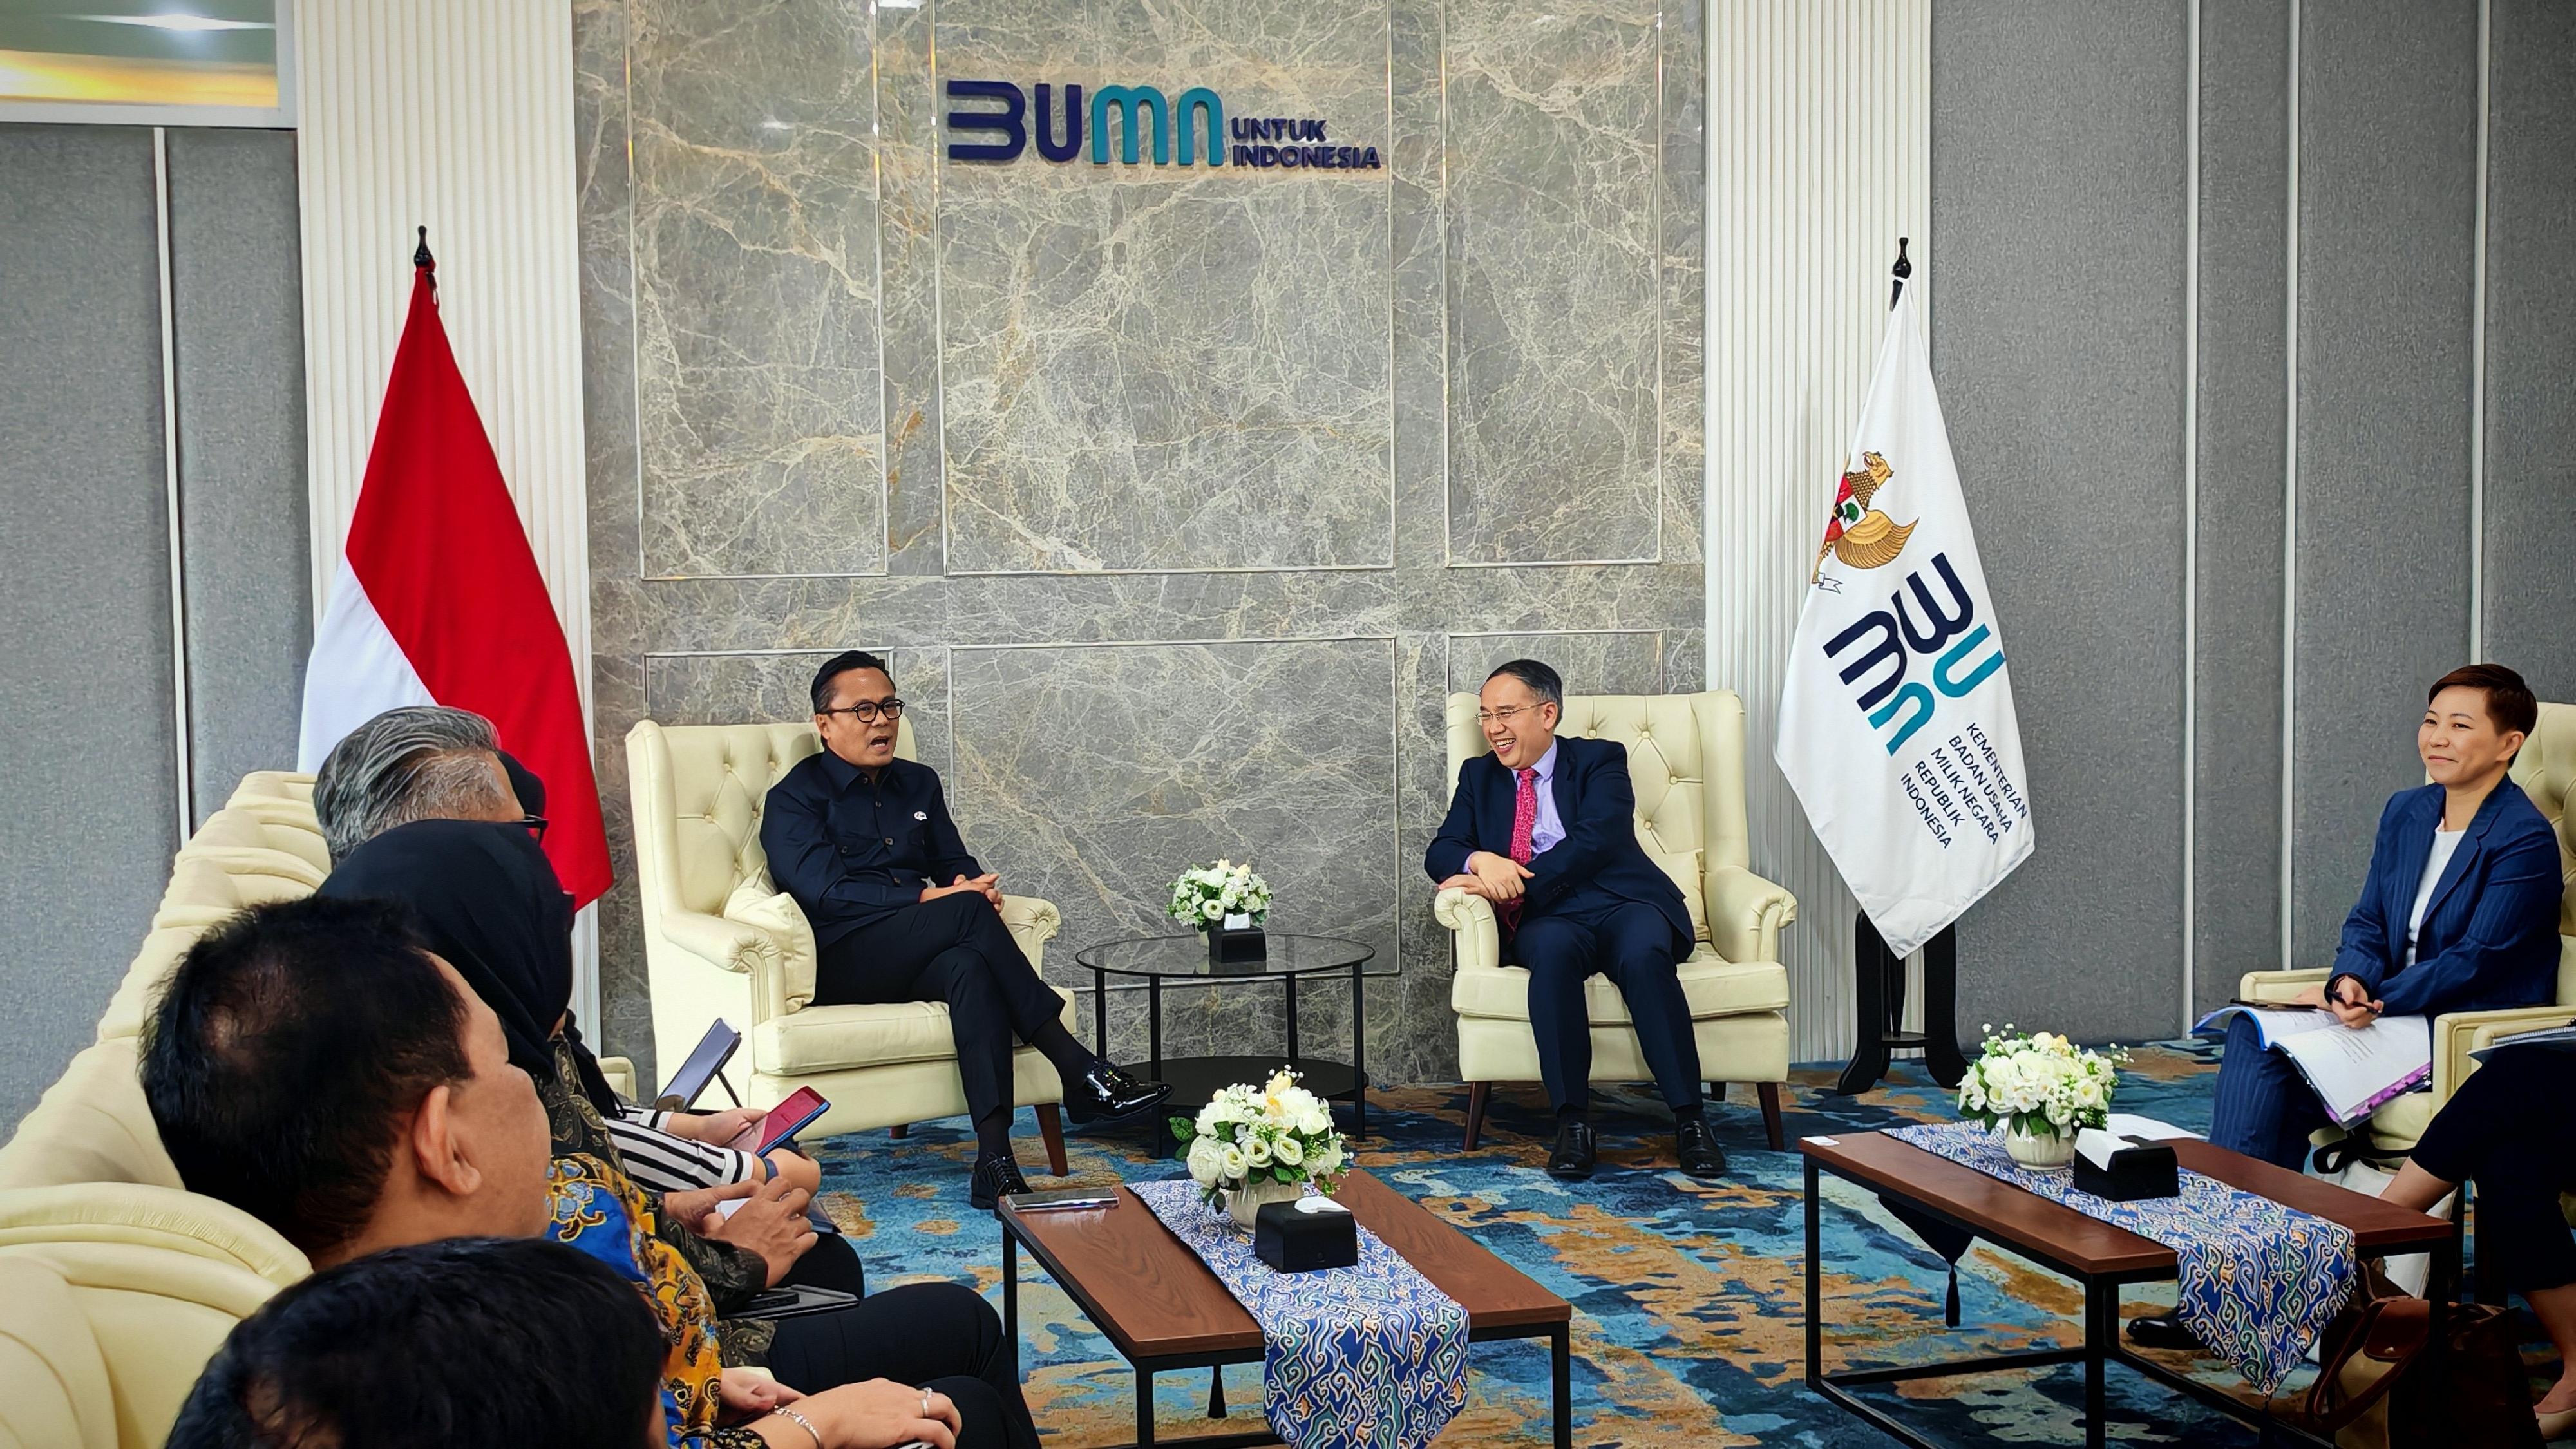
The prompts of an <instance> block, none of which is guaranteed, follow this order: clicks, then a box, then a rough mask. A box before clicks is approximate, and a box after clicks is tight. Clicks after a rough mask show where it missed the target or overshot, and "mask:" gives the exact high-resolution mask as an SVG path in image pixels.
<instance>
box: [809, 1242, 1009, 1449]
mask: <svg viewBox="0 0 2576 1449" xmlns="http://www.w3.org/2000/svg"><path fill="white" fill-rule="evenodd" d="M1010 1350H1011V1346H1010V1345H1009V1344H1007V1343H1005V1342H1003V1341H1002V1318H1001V1315H1000V1314H998V1313H995V1312H994V1311H993V1306H992V1305H991V1304H989V1303H986V1302H985V1301H984V1300H983V1298H982V1297H981V1296H980V1295H978V1294H977V1293H976V1292H975V1290H974V1289H972V1288H967V1287H964V1286H962V1285H960V1284H956V1283H914V1284H909V1285H907V1286H905V1287H901V1288H889V1289H887V1290H886V1291H884V1292H883V1293H879V1294H877V1295H876V1296H875V1297H873V1298H868V1299H864V1300H862V1301H860V1302H859V1303H857V1304H855V1305H853V1306H851V1307H848V1308H844V1309H840V1310H838V1311H836V1312H832V1313H814V1314H808V1315H806V1316H805V1317H802V1318H787V1319H781V1320H780V1321H779V1324H778V1338H777V1341H776V1342H774V1343H772V1344H771V1345H770V1348H769V1371H770V1372H771V1373H773V1374H775V1375H777V1376H778V1381H779V1382H780V1383H782V1384H785V1385H787V1386H788V1387H789V1388H791V1389H795V1390H797V1391H798V1392H800V1393H808V1394H813V1393H820V1392H822V1391H823V1390H825V1389H829V1388H834V1387H837V1386H839V1385H841V1384H856V1383H865V1382H866V1381H868V1380H869V1379H892V1380H894V1381H895V1382H896V1383H899V1384H909V1385H911V1386H912V1387H914V1388H921V1389H929V1390H932V1391H933V1392H936V1393H942V1394H946V1395H947V1396H948V1397H949V1398H951V1399H954V1400H956V1401H957V1413H958V1416H959V1417H960V1418H962V1419H964V1420H965V1421H966V1432H964V1433H962V1434H960V1435H958V1436H957V1446H958V1449H1037V1443H1038V1431H1037V1426H1036V1425H1035V1424H1033V1423H1032V1422H1031V1421H1030V1419H1029V1406H1028V1404H1027V1402H1026V1401H1025V1400H1023V1399H1022V1398H1021V1397H1020V1379H1019V1370H1018V1367H1017V1365H1016V1364H1015V1362H1014V1361H1013V1359H1014V1356H1013V1355H1012V1353H1011V1351H1010Z"/></svg>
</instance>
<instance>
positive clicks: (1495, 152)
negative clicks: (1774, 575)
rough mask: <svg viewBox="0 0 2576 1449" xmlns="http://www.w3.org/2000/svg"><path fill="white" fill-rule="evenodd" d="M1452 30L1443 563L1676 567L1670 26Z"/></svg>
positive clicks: (1535, 15) (1504, 2)
mask: <svg viewBox="0 0 2576 1449" xmlns="http://www.w3.org/2000/svg"><path fill="white" fill-rule="evenodd" d="M1446 11H1447V24H1448V30H1447V43H1446V46H1445V49H1444V54H1445V57H1446V62H1447V67H1446V68H1447V74H1448V84H1447V91H1446V96H1447V104H1446V108H1445V116H1444V127H1445V133H1446V141H1447V157H1448V164H1447V172H1448V174H1447V192H1448V204H1447V210H1448V228H1449V235H1448V257H1449V276H1448V286H1447V301H1448V307H1449V446H1450V448H1451V451H1452V454H1453V458H1452V463H1451V468H1450V474H1449V557H1450V558H1451V559H1452V560H1453V561H1455V562H1458V563H1465V564H1511V563H1540V562H1553V563H1571V562H1579V561H1594V560H1653V559H1656V558H1659V557H1665V556H1667V555H1666V553H1665V550H1664V547H1663V541H1662V539H1661V537H1660V534H1661V521H1660V515H1661V511H1662V499H1661V495H1662V474H1663V460H1662V457H1661V453H1662V423H1661V420H1660V417H1659V413H1658V403H1659V401H1660V386H1659V379H1660V367H1661V362H1662V347H1663V337H1662V330H1663V329H1662V327H1661V317H1662V311H1663V301H1664V298H1663V282H1662V278H1661V270H1660V269H1661V267H1662V262H1663V248H1664V243H1663V238H1662V235H1661V230H1660V210H1661V206H1660V201H1661V197H1660V194H1659V192H1660V177H1659V169H1660V167H1661V165H1662V163H1663V155H1664V144H1663V143H1664V135H1663V129H1662V120H1663V117H1662V109H1663V108H1662V97H1661V92H1660V89H1659V87H1660V84H1661V75H1662V71H1661V61H1662V59H1663V55H1664V50H1665V47H1664V46H1663V45H1662V44H1661V41H1662V37H1663V35H1664V28H1663V25H1662V23H1661V21H1662V10H1661V7H1660V6H1659V5H1657V4H1655V3H1653V0H1577V3H1574V4H1567V5H1547V6H1539V7H1533V6H1529V5H1525V4H1521V3H1518V0H1451V3H1450V4H1449V5H1448V6H1447V7H1446Z"/></svg>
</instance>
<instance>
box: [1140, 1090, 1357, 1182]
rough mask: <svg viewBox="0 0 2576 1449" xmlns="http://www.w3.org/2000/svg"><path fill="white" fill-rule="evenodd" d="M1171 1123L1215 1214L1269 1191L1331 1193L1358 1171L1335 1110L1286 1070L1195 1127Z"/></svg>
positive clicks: (1225, 1094)
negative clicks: (1250, 1191) (1235, 1195)
mask: <svg viewBox="0 0 2576 1449" xmlns="http://www.w3.org/2000/svg"><path fill="white" fill-rule="evenodd" d="M1171 1123H1172V1135H1173V1136H1175V1137H1177V1138H1179V1139H1180V1140H1181V1144H1182V1146H1181V1156H1182V1158H1183V1160H1185V1161H1187V1162H1188V1163H1189V1165H1190V1181H1192V1182H1195V1183H1197V1184H1198V1185H1199V1190H1200V1191H1201V1192H1202V1193H1204V1194H1206V1196H1207V1201H1208V1205H1209V1206H1211V1207H1213V1206H1215V1205H1216V1203H1217V1200H1218V1199H1219V1197H1220V1196H1222V1195H1223V1194H1225V1193H1228V1192H1241V1191H1243V1190H1245V1189H1247V1188H1250V1187H1255V1186H1259V1185H1260V1184H1263V1183H1277V1184H1279V1185H1281V1186H1283V1187H1284V1186H1294V1185H1295V1184H1298V1183H1301V1182H1312V1183H1313V1184H1315V1185H1316V1186H1317V1187H1319V1188H1321V1189H1323V1190H1324V1191H1326V1192H1331V1191H1332V1190H1333V1185H1334V1184H1335V1183H1337V1182H1339V1181H1340V1180H1341V1176H1342V1173H1343V1171H1344V1170H1345V1169H1347V1168H1348V1167H1349V1166H1350V1161H1349V1158H1348V1157H1347V1156H1346V1155H1345V1153H1344V1150H1343V1147H1342V1134H1341V1133H1339V1132H1337V1131H1335V1130H1333V1109H1332V1107H1331V1106H1330V1105H1329V1104H1327V1103H1326V1102H1325V1101H1324V1099H1323V1098H1321V1097H1318V1096H1316V1095H1315V1094H1314V1093H1312V1092H1310V1091H1307V1090H1306V1089H1305V1088H1303V1087H1301V1086H1298V1085H1297V1074H1296V1073H1295V1072H1292V1071H1290V1070H1288V1069H1287V1068H1286V1067H1281V1068H1280V1069H1279V1070H1278V1071H1276V1072H1274V1073H1272V1074H1271V1077H1270V1080H1269V1081H1268V1082H1266V1083H1264V1084H1262V1085H1261V1086H1258V1087H1244V1086H1234V1087H1227V1088H1226V1089H1224V1090H1223V1091H1221V1092H1218V1093H1217V1094H1216V1096H1215V1097H1214V1098H1213V1099H1211V1100H1210V1101H1209V1102H1208V1104H1207V1105H1206V1106H1204V1107H1202V1108H1200V1109H1199V1115H1198V1117H1197V1119H1196V1120H1195V1121H1194V1120H1192V1119H1190V1118H1188V1117H1174V1118H1172V1119H1171Z"/></svg>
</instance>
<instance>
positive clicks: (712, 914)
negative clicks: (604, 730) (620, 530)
mask: <svg viewBox="0 0 2576 1449" xmlns="http://www.w3.org/2000/svg"><path fill="white" fill-rule="evenodd" d="M821 749H822V741H821V740H820V739H819V738H818V737H817V736H816V735H815V733H814V727H813V726H812V725H810V724H792V725H784V724H782V725H673V726H668V727H665V726H663V725H659V724H656V723H654V722H653V721H651V720H645V721H644V722H642V723H641V724H638V725H636V726H635V728H634V729H633V730H632V731H630V732H628V734H627V736H626V768H627V788H628V789H629V790H630V791H631V792H632V794H633V798H634V803H635V876H636V884H637V887H638V889H639V891H640V894H641V896H642V899H643V906H644V960H645V966H646V968H647V970H648V971H649V972H650V974H651V977H652V985H653V1049H654V1052H655V1053H656V1054H657V1055H658V1056H659V1058H660V1059H661V1063H662V1065H663V1068H664V1069H665V1070H668V1069H669V1068H671V1067H674V1066H676V1065H678V1064H679V1062H680V1061H681V1060H682V1059H684V1058H685V1057H687V1055H688V1053H689V1049H690V1048H691V1047H694V1046H696V1045H697V1042H698V1038H699V1037H701V1036H703V1035H705V1033H706V1029H707V1024H708V1023H709V1022H711V1021H714V1020H715V1019H717V1018H718V1017H722V1018H724V1019H725V1020H727V1021H730V1022H732V1023H734V1024H735V1025H736V1026H738V1027H740V1028H742V1030H743V1052H744V1055H745V1057H747V1058H748V1060H749V1072H750V1075H749V1081H748V1084H747V1085H745V1086H744V1088H743V1099H744V1100H745V1101H746V1102H749V1103H751V1104H752V1105H754V1106H769V1105H772V1104H774V1103H776V1102H778V1101H779V1100H780V1099H782V1098H784V1097H786V1096H787V1095H788V1094H789V1093H791V1092H794V1091H795V1090H796V1089H797V1088H799V1087H812V1088H813V1089H814V1090H816V1091H817V1092H820V1093H822V1094H823V1096H824V1097H825V1098H826V1099H827V1100H829V1101H830V1102H831V1104H832V1106H831V1110H830V1111H829V1112H827V1113H825V1114H824V1116H823V1117H822V1119H821V1120H820V1121H818V1122H816V1123H815V1124H814V1126H813V1127H812V1128H811V1129H809V1130H811V1131H812V1132H813V1133H814V1135H816V1136H818V1137H824V1136H831V1135H833V1134H835V1133H841V1132H856V1131H859V1130H861V1129H864V1128H869V1127H892V1128H895V1129H896V1130H897V1133H898V1135H900V1133H901V1130H902V1129H903V1128H904V1127H905V1126H907V1125H908V1124H910V1123H914V1122H920V1121H926V1120H928V1119H930V1118H933V1117H953V1116H956V1115H958V1114H960V1113H962V1112H964V1111H965V1110H966V1097H965V1091H964V1088H963V1087H962V1086H960V1085H959V1083H958V1080H957V1046H956V1042H955V1039H954V1038H953V1037H951V1036H950V1034H949V1030H948V1008H947V1006H946V1005H945V1004H943V1003H939V1002H900V1003H895V1004H891V1005H882V1006H815V1005H813V1004H812V1002H813V999H814V937H813V932H812V931H811V930H810V929H809V928H807V927H806V925H805V921H804V917H803V916H802V915H801V914H799V913H798V912H796V910H795V906H794V903H793V902H791V901H787V900H786V899H785V898H784V897H783V896H771V895H769V892H771V891H773V890H774V889H775V888H774V887H772V886H769V885H768V884H767V881H768V876H769V866H768V860H767V857H766V856H764V855H763V854H762V852H761V848H760V812H761V809H762V807H763V806H764V805H765V804H766V803H767V801H768V797H769V787H770V786H771V785H772V784H774V783H776V782H777V780H778V778H779V777H780V776H782V775H784V774H786V773H787V771H788V769H789V768H790V767H792V766H793V765H795V764H796V762H797V761H799V760H802V759H804V758H805V757H806V756H807V755H811V754H814V753H816V752H818V751H819V750H821ZM895 753H896V754H897V755H899V756H901V757H902V758H904V759H907V760H918V759H919V758H920V756H919V755H918V754H916V753H914V744H913V735H912V721H910V720H905V721H903V722H902V723H901V724H900V725H898V726H897V727H896V733H895ZM747 883H753V884H755V888H754V889H753V890H750V891H745V890H743V889H742V888H743V887H744V886H745V885H746V884H747ZM751 897H766V898H767V899H766V902H765V904H763V905H754V903H753V902H752V901H751V900H750V899H749V898H751ZM1002 921H1003V924H1005V925H1007V926H1008V927H1010V931H1011V939H1013V940H1015V941H1017V942H1018V943H1019V946H1020V950H1021V951H1023V952H1025V953H1026V954H1027V956H1028V958H1029V963H1030V964H1031V965H1036V964H1037V963H1038V960H1039V953H1040V952H1042V951H1043V950H1044V949H1045V947H1046V943H1047V942H1048V941H1049V940H1050V939H1052V938H1053V937H1054V935H1055V933H1056V930H1057V928H1058V926H1059V925H1061V924H1062V918H1061V917H1059V916H1058V915H1057V914H1056V909H1055V906H1054V904H1053V903H1051V902H1048V901H1041V900H1034V899H1031V898H1028V897H1025V896H1007V895H1006V896H1004V897H1002ZM1058 994H1059V995H1062V996H1064V998H1065V1025H1066V1026H1067V1027H1071V1026H1072V1025H1073V997H1072V995H1071V993H1069V992H1065V991H1063V990H1062V988H1058ZM1012 1077H1013V1085H1014V1088H1015V1100H1016V1101H1017V1102H1018V1103H1019V1104H1020V1105H1021V1106H1024V1107H1027V1106H1034V1107H1036V1108H1037V1109H1038V1125H1039V1128H1040V1130H1041V1131H1042V1132H1043V1133H1044V1134H1045V1137H1046V1147H1047V1162H1048V1166H1049V1167H1050V1168H1052V1169H1053V1170H1054V1171H1055V1172H1056V1174H1057V1175H1059V1176H1061V1175H1062V1174H1063V1173H1064V1171H1065V1160H1064V1129H1063V1126H1062V1122H1061V1120H1060V1117H1059V1114H1058V1112H1057V1110H1056V1104H1058V1103H1060V1102H1062V1101H1063V1100H1064V1085H1063V1083H1062V1082H1061V1081H1060V1080H1059V1079H1058V1078H1057V1076H1056V1072H1055V1068H1054V1067H1053V1066H1052V1065H1050V1064H1049V1063H1048V1062H1047V1060H1046V1058H1045V1057H1043V1056H1040V1055H1039V1054H1038V1053H1037V1051H1036V1050H1035V1049H1034V1048H1031V1047H1025V1046H1024V1047H1022V1048H1020V1049H1019V1051H1018V1052H1016V1053H1014V1054H1013V1057H1012Z"/></svg>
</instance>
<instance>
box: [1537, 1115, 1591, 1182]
mask: <svg viewBox="0 0 2576 1449" xmlns="http://www.w3.org/2000/svg"><path fill="white" fill-rule="evenodd" d="M1595 1153H1596V1148H1595V1144H1594V1142H1593V1140H1592V1124H1591V1123H1589V1122H1586V1121H1584V1120H1583V1119H1582V1118H1580V1117H1569V1118H1567V1119H1566V1120H1565V1121H1564V1122H1562V1123H1560V1124H1558V1126H1557V1129H1556V1150H1555V1151H1553V1152H1550V1153H1549V1154H1548V1155H1547V1175H1548V1176H1550V1177H1555V1178H1562V1179H1564V1180H1565V1181H1567V1182H1581V1181H1582V1180H1584V1179H1585V1178H1587V1177H1590V1176H1591V1175H1592V1163H1593V1158H1594V1156H1595Z"/></svg>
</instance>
